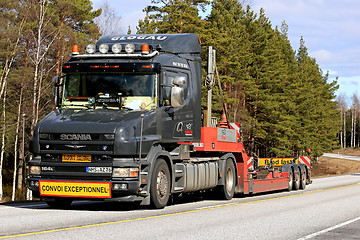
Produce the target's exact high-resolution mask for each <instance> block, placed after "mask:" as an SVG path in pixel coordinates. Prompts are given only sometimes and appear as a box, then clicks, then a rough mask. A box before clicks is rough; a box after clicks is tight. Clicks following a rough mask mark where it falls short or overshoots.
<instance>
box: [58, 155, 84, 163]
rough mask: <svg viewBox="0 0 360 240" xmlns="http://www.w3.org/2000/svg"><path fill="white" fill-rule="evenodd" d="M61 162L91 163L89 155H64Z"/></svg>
mask: <svg viewBox="0 0 360 240" xmlns="http://www.w3.org/2000/svg"><path fill="white" fill-rule="evenodd" d="M62 161H63V162H91V155H87V154H64V155H62Z"/></svg>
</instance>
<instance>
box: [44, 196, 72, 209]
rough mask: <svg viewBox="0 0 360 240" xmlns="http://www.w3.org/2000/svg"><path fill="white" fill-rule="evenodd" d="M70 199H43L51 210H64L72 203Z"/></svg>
mask: <svg viewBox="0 0 360 240" xmlns="http://www.w3.org/2000/svg"><path fill="white" fill-rule="evenodd" d="M72 201H73V200H72V199H71V198H49V199H45V202H46V204H47V205H48V206H49V207H51V208H57V209H66V208H68V207H70V205H71V203H72Z"/></svg>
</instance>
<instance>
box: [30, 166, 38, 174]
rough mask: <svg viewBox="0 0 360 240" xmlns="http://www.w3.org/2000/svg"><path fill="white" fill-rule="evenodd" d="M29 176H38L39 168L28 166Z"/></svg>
mask: <svg viewBox="0 0 360 240" xmlns="http://www.w3.org/2000/svg"><path fill="white" fill-rule="evenodd" d="M30 174H34V175H39V174H40V166H30Z"/></svg>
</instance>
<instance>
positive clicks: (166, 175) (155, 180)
mask: <svg viewBox="0 0 360 240" xmlns="http://www.w3.org/2000/svg"><path fill="white" fill-rule="evenodd" d="M151 179H152V180H151V184H150V200H151V205H152V207H154V208H158V209H159V208H164V207H165V206H166V204H167V203H168V201H169V196H170V186H171V178H170V171H169V167H168V165H167V164H166V162H165V160H164V159H161V158H159V159H158V160H157V161H156V162H155V166H154V171H153V174H152V178H151Z"/></svg>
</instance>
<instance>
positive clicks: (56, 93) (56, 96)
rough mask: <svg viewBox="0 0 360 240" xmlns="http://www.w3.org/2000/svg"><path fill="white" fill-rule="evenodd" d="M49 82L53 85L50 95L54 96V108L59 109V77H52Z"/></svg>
mask: <svg viewBox="0 0 360 240" xmlns="http://www.w3.org/2000/svg"><path fill="white" fill-rule="evenodd" d="M51 82H52V83H53V84H54V86H53V88H52V95H53V96H54V102H55V106H56V107H60V104H61V103H60V85H59V83H60V78H59V76H55V77H53V79H52V80H51Z"/></svg>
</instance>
